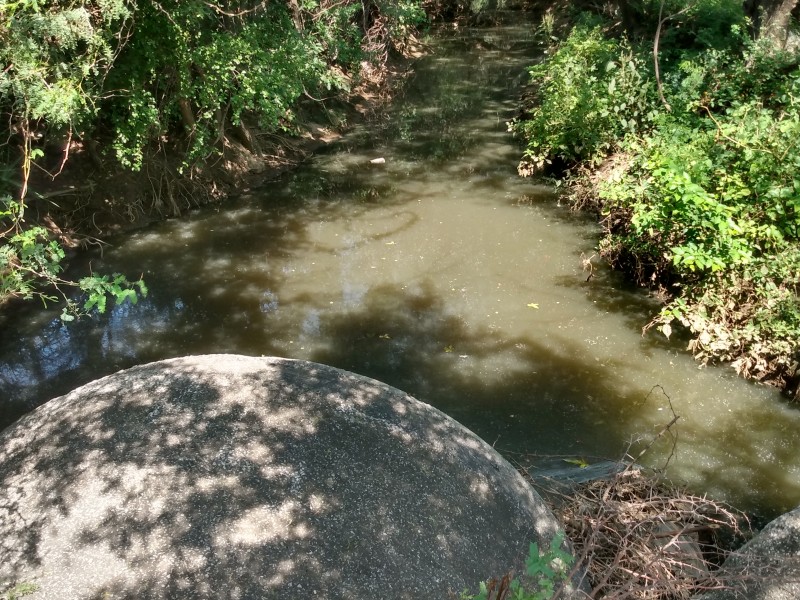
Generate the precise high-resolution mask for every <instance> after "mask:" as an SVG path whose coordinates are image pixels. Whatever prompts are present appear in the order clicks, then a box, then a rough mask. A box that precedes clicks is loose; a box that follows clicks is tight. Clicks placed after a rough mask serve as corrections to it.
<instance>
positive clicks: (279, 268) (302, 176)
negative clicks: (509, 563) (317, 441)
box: [0, 23, 800, 517]
mask: <svg viewBox="0 0 800 600" xmlns="http://www.w3.org/2000/svg"><path fill="white" fill-rule="evenodd" d="M531 29H532V28H531V26H530V25H525V24H521V23H517V24H512V25H504V26H499V27H492V28H486V29H482V28H474V29H462V30H460V31H457V32H452V33H450V34H446V35H442V36H440V37H439V38H438V39H436V40H435V41H434V42H433V45H434V52H433V53H432V54H431V56H429V57H427V58H425V59H422V60H420V61H419V62H418V64H417V65H416V68H415V70H416V75H415V76H414V77H413V78H412V79H411V80H410V81H409V82H408V83H407V85H406V87H405V88H404V91H403V93H402V94H401V97H400V98H398V100H397V101H396V102H395V104H394V105H393V108H392V109H391V110H390V111H389V112H388V114H386V115H384V116H383V117H382V118H380V119H376V120H373V121H370V122H367V123H363V124H361V125H358V126H357V127H355V128H354V129H353V130H352V131H351V132H350V133H349V134H348V135H347V136H345V137H344V138H343V139H342V140H341V141H340V142H338V143H337V144H335V146H334V147H332V148H330V149H328V150H326V151H324V152H322V153H320V154H318V155H316V156H315V157H314V158H313V159H312V160H310V161H308V162H307V163H306V164H305V165H303V166H302V167H301V168H299V169H298V170H296V171H294V172H292V173H289V174H286V175H285V176H283V177H282V178H281V179H279V180H278V181H275V182H272V183H270V184H268V185H266V186H264V187H263V188H262V189H259V190H255V191H251V192H248V193H247V194H245V195H242V196H241V197H239V198H237V199H234V200H233V201H231V202H229V203H226V204H225V206H224V207H216V208H206V209H201V210H197V211H195V212H193V213H192V214H191V215H189V216H188V217H185V218H182V219H178V220H171V221H167V222H163V223H159V224H156V225H153V226H151V227H149V228H147V229H144V230H140V231H137V232H134V233H132V234H127V235H124V236H120V237H117V238H115V239H112V240H111V242H112V244H111V247H109V248H106V249H105V251H104V253H103V254H102V255H100V254H99V253H95V254H89V255H86V256H85V257H84V259H83V262H82V263H81V264H78V265H77V266H76V268H77V269H78V270H79V271H80V270H82V272H86V270H87V269H89V268H91V269H92V270H94V271H96V272H112V271H119V272H122V273H126V274H127V275H128V276H129V277H131V278H135V277H138V276H139V274H143V275H144V277H145V280H146V281H147V284H148V286H149V288H150V294H149V296H148V297H147V298H146V299H144V300H142V301H140V302H139V303H138V304H136V305H132V304H125V305H122V306H118V307H115V308H113V310H109V311H108V312H107V313H106V314H104V315H98V314H94V315H91V316H90V317H87V318H83V319H81V320H80V321H77V322H74V323H70V324H63V323H62V322H61V321H60V320H59V319H58V314H59V313H60V309H58V308H57V307H52V309H47V310H43V309H42V308H41V306H30V307H26V308H24V309H22V310H20V311H17V312H16V313H15V314H14V318H13V319H9V320H8V321H7V322H6V323H5V324H4V325H3V335H2V339H0V425H2V426H5V425H8V424H9V423H10V422H12V421H13V420H14V419H16V418H17V417H18V416H20V415H21V414H24V413H25V412H27V411H30V410H32V409H33V408H34V407H36V406H38V405H39V404H41V403H42V402H44V401H46V400H48V399H49V398H52V397H55V396H58V395H61V394H64V393H66V392H68V391H69V390H71V389H72V388H74V387H76V386H78V385H81V384H83V383H86V382H88V381H91V380H93V379H96V378H98V377H101V376H104V375H107V374H110V373H113V372H115V371H117V370H119V369H123V368H127V367H130V366H132V365H135V364H139V363H145V362H149V361H154V360H160V359H164V358H168V357H174V356H181V355H187V354H205V353H219V352H233V353H242V354H249V355H276V356H285V357H291V358H298V359H307V360H312V361H317V362H321V363H325V364H329V365H333V366H336V367H340V368H343V369H348V370H350V371H354V372H356V373H360V374H363V375H367V376H371V377H374V378H377V379H379V380H381V381H384V382H387V383H389V384H391V385H394V386H396V387H398V388H400V389H402V390H404V391H406V392H408V393H410V394H411V395H413V396H415V397H416V398H418V399H420V400H423V401H425V402H428V403H430V404H432V405H434V406H436V407H437V408H439V409H441V410H443V411H444V412H446V413H447V414H449V415H451V416H452V417H454V418H455V419H457V420H458V421H460V422H461V423H463V424H464V425H466V426H467V427H469V428H470V429H472V430H473V431H475V432H476V433H477V434H478V435H480V436H481V437H483V438H484V439H485V440H486V441H488V442H489V443H490V444H493V445H494V446H495V447H496V448H497V449H498V450H499V451H501V452H502V453H504V454H505V455H506V456H507V457H508V458H510V459H511V460H512V461H523V458H522V456H521V455H522V454H532V455H535V456H534V458H531V459H527V460H528V462H527V463H526V464H533V465H534V467H542V468H544V467H553V466H562V467H563V466H566V465H567V463H565V462H564V460H565V459H569V460H571V459H581V460H586V461H589V462H591V461H592V460H596V459H600V458H620V457H622V456H623V455H624V454H625V453H626V452H628V453H630V454H632V455H634V456H636V455H637V454H638V453H639V452H640V451H641V450H642V449H644V448H645V447H646V446H648V444H649V443H650V442H651V440H652V439H653V438H654V436H656V434H657V433H658V432H659V431H660V430H662V428H663V427H664V425H666V424H667V423H669V422H670V421H671V420H672V419H673V416H675V415H677V416H679V417H680V418H679V419H678V421H677V422H676V423H675V424H674V425H673V426H672V427H671V429H670V430H669V432H668V433H667V434H666V435H663V436H661V437H660V438H659V439H658V440H657V441H656V443H655V444H653V446H652V447H651V448H649V450H648V451H647V452H646V453H645V454H644V456H643V457H642V459H641V460H642V462H644V463H645V464H647V465H651V466H655V467H663V466H664V465H665V464H667V460H668V459H669V462H668V465H667V473H668V474H669V475H670V476H671V477H673V478H674V479H676V480H679V481H683V482H686V483H687V484H688V486H689V488H690V489H691V490H692V491H694V492H696V493H701V494H708V495H709V496H711V497H713V498H716V499H721V500H727V501H729V502H731V503H733V504H734V505H735V506H737V507H739V508H742V509H745V510H748V511H751V512H753V513H756V514H758V515H762V516H765V517H770V516H774V515H776V514H778V513H781V512H784V511H786V510H789V509H791V508H794V507H795V506H797V505H798V504H800V461H798V457H799V456H800V436H799V435H797V432H798V431H800V410H797V409H795V408H793V407H791V406H790V405H788V404H787V403H785V402H784V401H783V400H782V399H781V397H780V396H779V394H778V393H777V392H776V391H775V390H772V389H770V388H766V387H762V386H758V385H754V384H752V383H748V382H746V381H744V380H741V379H739V378H737V377H736V376H735V374H734V373H733V372H732V370H731V369H730V368H725V367H720V368H711V367H709V368H701V367H699V365H698V364H697V363H695V361H694V360H693V359H692V357H691V356H690V355H689V354H688V353H687V352H686V351H685V346H686V340H679V339H673V340H672V341H668V340H666V339H665V338H664V337H663V336H661V335H660V334H658V333H656V332H651V333H649V334H648V335H647V336H644V337H643V336H642V332H641V328H642V325H644V324H645V323H646V322H647V321H648V320H649V317H650V316H651V315H653V314H654V313H655V312H656V311H657V310H658V305H657V303H656V302H655V301H654V300H652V299H651V298H649V297H648V296H647V294H646V293H645V292H643V291H641V290H637V289H634V288H631V287H630V286H628V285H626V284H625V282H624V281H623V280H622V279H621V278H620V277H619V276H618V275H617V274H615V273H613V272H610V271H609V270H608V269H606V268H605V267H604V266H603V265H602V264H601V263H600V262H599V260H598V259H597V258H593V259H591V260H592V264H593V276H592V277H591V278H589V277H588V275H589V273H588V272H587V271H586V270H585V266H584V263H585V260H587V259H589V258H590V257H592V256H593V253H594V248H595V246H596V244H597V239H598V235H599V232H598V227H597V225H596V224H595V222H594V221H593V220H592V219H590V218H589V217H587V216H585V215H578V214H574V213H572V212H570V211H569V210H568V209H567V208H565V207H563V206H561V205H560V204H559V201H558V197H557V195H556V194H555V191H554V190H553V189H552V188H551V187H549V186H548V185H544V184H543V183H542V182H536V181H533V180H529V179H522V178H520V177H518V176H517V175H516V163H517V161H518V159H519V157H520V156H521V147H520V143H519V141H518V140H514V139H513V138H512V137H511V136H510V134H508V133H507V127H506V122H507V121H508V120H509V119H510V118H511V117H512V116H513V114H514V111H515V109H516V105H517V101H518V97H519V93H520V89H521V86H522V85H523V84H524V83H525V82H526V81H527V72H526V67H527V66H529V65H530V64H531V63H532V62H533V60H534V57H536V56H537V55H538V53H539V50H538V49H537V47H536V45H535V44H534V43H533V40H532V39H531ZM374 159H384V162H383V163H378V164H373V163H372V162H371V161H372V160H374ZM587 279H588V280H587ZM576 468H577V467H576Z"/></svg>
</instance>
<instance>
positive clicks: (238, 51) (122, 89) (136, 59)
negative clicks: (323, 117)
mask: <svg viewBox="0 0 800 600" xmlns="http://www.w3.org/2000/svg"><path fill="white" fill-rule="evenodd" d="M0 15H3V17H2V20H0V42H1V43H0V62H2V64H3V65H8V67H7V68H5V69H3V70H2V71H0V109H2V111H3V112H5V113H7V115H8V116H9V117H10V122H11V123H12V127H14V128H16V129H18V130H21V131H22V132H23V134H24V135H25V136H26V138H27V139H26V142H28V141H30V139H31V137H32V134H33V133H42V132H43V131H46V130H48V131H58V132H70V133H78V134H79V135H81V136H94V135H95V134H98V133H100V132H103V133H105V132H110V133H111V137H112V142H111V144H110V148H111V149H112V150H113V152H114V153H115V155H116V157H117V158H118V160H119V161H120V163H121V164H122V165H124V166H126V167H128V168H131V169H139V168H141V166H142V160H143V156H144V153H145V150H146V149H147V148H148V147H150V146H156V145H158V144H161V143H163V141H164V140H173V141H175V142H177V141H181V142H182V143H183V146H184V149H185V165H186V166H190V165H193V164H196V163H197V162H198V161H200V160H202V159H204V158H206V157H208V156H209V155H211V154H214V153H215V152H218V151H219V148H220V147H221V141H222V139H223V138H224V134H225V129H226V127H227V126H229V125H230V124H232V125H239V124H240V122H241V120H242V118H243V116H245V115H246V116H248V118H250V119H251V120H252V121H254V122H258V124H259V125H260V126H261V127H262V128H264V129H266V130H268V131H269V130H276V129H280V128H287V127H289V126H290V124H291V121H292V118H293V112H292V111H293V107H294V105H295V104H296V102H297V100H298V99H299V98H300V97H301V96H302V95H304V94H307V95H308V96H309V97H314V96H316V95H322V96H325V95H326V94H328V93H329V92H334V93H336V92H340V91H343V90H345V91H346V90H348V89H349V87H350V85H351V83H352V81H353V79H354V78H357V76H358V72H359V69H360V65H361V62H362V60H364V59H365V58H370V59H372V60H382V59H383V53H384V52H385V51H386V49H387V45H392V44H394V45H397V44H399V43H401V41H402V40H403V39H404V38H405V37H407V36H408V35H409V34H410V32H411V30H412V28H414V27H416V26H417V25H419V24H420V23H422V22H423V21H424V19H425V14H424V11H423V10H422V7H421V4H420V2H419V1H418V0H380V1H378V0H372V1H370V2H366V3H364V2H357V1H355V0H345V1H344V2H337V3H328V2H322V1H320V0H304V1H302V2H300V3H262V2H257V3H254V2H249V1H248V0H235V1H233V2H226V3H220V4H218V3H215V2H213V1H212V2H208V1H205V0H139V1H134V0H76V1H75V2H69V3H65V2H34V1H32V0H26V1H24V2H23V1H18V2H9V1H8V0H0ZM375 23H379V24H380V27H379V28H378V29H380V32H381V36H382V37H381V40H379V42H380V43H378V44H377V46H375V47H374V48H372V49H371V52H372V53H373V55H372V56H367V55H366V54H365V51H364V48H363V46H364V39H365V35H366V36H367V37H369V35H368V31H366V29H369V28H372V27H373V25H374V24H375ZM373 46H374V44H373ZM345 73H347V74H348V75H345ZM27 148H28V146H27V145H26V149H27Z"/></svg>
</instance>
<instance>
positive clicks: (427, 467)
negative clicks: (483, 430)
mask: <svg viewBox="0 0 800 600" xmlns="http://www.w3.org/2000/svg"><path fill="white" fill-rule="evenodd" d="M234 362H235V359H234ZM258 367H259V368H258V370H256V369H254V368H252V367H249V366H248V367H245V368H241V367H239V366H237V368H236V371H234V372H236V375H235V378H232V379H222V380H220V379H219V374H218V373H213V374H210V375H209V374H206V372H205V370H204V367H203V365H197V366H186V365H182V366H181V367H180V368H177V367H176V366H174V365H172V366H167V367H163V366H159V367H153V366H147V367H142V368H138V369H136V370H135V373H134V372H128V373H125V374H122V375H119V376H117V378H116V379H115V380H113V381H112V382H110V383H107V384H106V385H105V386H101V385H98V384H93V388H92V390H93V391H92V394H91V396H90V397H87V398H86V402H83V403H80V404H77V405H76V404H75V402H74V399H73V401H72V402H66V401H64V402H57V403H56V404H55V405H54V406H52V410H51V412H50V413H49V414H48V415H47V416H46V417H45V418H43V419H39V418H38V417H34V418H33V419H30V418H29V421H27V422H24V423H23V425H35V426H31V427H21V428H18V429H16V430H14V431H11V430H9V431H8V432H6V433H5V434H3V436H0V440H2V439H3V437H8V436H9V435H11V440H12V441H13V443H11V444H7V445H6V446H5V447H4V451H3V452H0V457H2V458H3V459H4V460H3V462H2V463H0V476H3V480H4V482H5V485H4V486H3V489H0V499H2V501H1V502H0V515H2V516H3V517H4V518H0V577H2V578H4V579H8V580H10V581H14V580H23V581H29V580H30V579H28V578H29V577H31V576H32V575H34V574H35V575H34V579H35V580H36V581H37V583H40V584H41V585H42V586H43V587H42V590H43V592H47V593H49V594H50V595H49V596H48V597H59V598H78V597H80V598H91V599H92V600H94V599H97V600H100V599H102V598H108V597H114V598H120V599H130V600H133V599H134V598H218V597H225V598H262V597H279V595H284V594H287V593H288V594H289V596H290V597H295V596H296V595H299V596H302V597H306V596H313V595H318V596H319V597H323V598H355V597H359V598H361V597H366V594H365V589H364V587H363V586H364V585H365V582H366V583H367V584H368V585H370V586H371V589H373V590H375V591H376V592H378V590H381V591H382V592H383V593H384V594H385V595H383V596H382V597H387V598H409V599H410V598H422V597H437V598H438V597H445V595H446V593H447V590H448V586H453V587H455V588H456V589H458V590H460V589H463V588H462V587H461V586H466V585H474V583H475V582H476V581H479V580H482V579H485V578H486V577H488V576H489V575H491V574H492V572H491V571H490V572H488V573H487V572H485V569H487V565H488V567H489V568H490V569H495V571H494V572H501V570H502V569H505V568H506V567H507V566H508V564H510V563H511V562H513V561H514V560H515V559H516V558H517V555H522V554H523V553H524V552H525V551H526V548H525V547H524V546H526V545H527V543H528V542H529V540H530V539H531V538H532V537H533V536H535V535H536V533H535V532H536V531H538V532H539V535H548V536H551V535H552V534H553V533H554V531H550V530H549V529H548V527H552V521H550V520H548V519H547V518H546V517H545V516H544V514H542V515H541V518H540V519H538V518H537V519H535V520H536V522H535V523H531V522H529V521H528V519H529V518H530V514H527V515H526V516H527V518H526V519H522V518H521V516H520V515H522V514H523V513H524V512H525V511H524V510H521V509H520V502H521V500H520V498H522V497H524V494H527V492H526V491H525V490H522V489H520V488H518V487H514V484H513V483H508V482H506V483H501V482H500V481H499V479H500V478H501V477H506V478H507V477H508V475H507V474H505V473H503V474H502V475H501V474H499V473H500V472H501V471H502V468H504V467H503V466H502V465H501V464H499V463H498V462H497V461H496V460H495V458H494V457H493V456H491V454H490V453H487V452H486V450H485V449H484V447H482V446H480V445H479V444H478V443H477V441H476V440H475V439H474V438H473V437H471V436H470V435H469V434H467V433H465V432H464V431H463V430H460V429H457V428H454V427H453V426H452V424H451V423H450V422H449V421H448V420H447V419H446V418H445V417H444V416H443V415H441V414H440V413H430V412H428V411H425V410H423V408H422V407H420V406H419V405H415V404H411V403H408V402H407V401H406V400H405V398H406V397H405V395H403V394H399V393H395V392H394V391H388V392H387V391H386V389H385V388H384V387H379V386H375V385H374V383H372V382H365V381H363V380H356V379H355V378H351V377H349V376H346V375H345V376H342V375H341V374H338V373H336V372H335V371H333V370H331V369H325V368H320V367H319V366H318V365H316V366H315V365H308V364H302V363H277V364H274V363H273V364H272V365H270V366H266V365H265V364H264V363H259V364H258ZM265 367H266V368H265ZM242 371H243V372H242ZM123 390H125V391H129V392H130V394H129V395H127V396H124V395H123V396H121V395H120V394H121V391H123ZM331 390H334V391H333V392H332V391H331ZM373 422H374V423H373ZM387 432H388V433H387ZM387 440H388V441H387ZM442 440H444V441H445V444H446V445H444V446H443V445H442V443H441V441H442ZM6 441H8V440H6ZM376 452H377V453H381V452H383V453H387V454H386V455H376ZM342 457H344V458H343V459H342ZM465 466H467V467H474V468H475V469H480V470H481V471H480V472H472V471H471V470H470V469H469V468H465ZM492 467H493V468H492ZM496 472H497V473H498V474H496ZM432 475H433V477H432ZM440 479H441V480H442V481H443V483H439V480H440ZM504 481H505V480H504ZM500 487H502V488H503V489H502V490H501V489H499V488H500ZM509 490H510V491H509ZM476 507H482V508H476ZM536 510H542V509H541V508H537V509H536ZM476 511H477V514H478V515H495V517H493V518H497V519H499V521H498V523H499V524H502V525H503V526H501V527H498V523H495V522H493V520H492V518H479V519H477V520H476ZM503 518H506V519H508V520H507V521H504V520H503ZM512 520H513V521H514V523H513V525H511V521H512ZM523 521H524V522H523ZM507 525H508V526H513V527H515V528H516V527H522V528H527V529H529V531H528V533H527V535H525V536H522V537H521V538H520V539H519V540H516V538H515V541H512V540H510V539H507V536H506V535H505V532H504V526H507ZM465 532H472V533H470V534H468V535H467V534H465ZM473 535H474V537H473ZM476 540H479V541H480V544H485V546H484V547H481V548H478V547H474V545H475V541H476ZM409 544H413V546H412V547H411V548H408V547H407V546H408V545H409ZM486 547H488V548H493V552H491V553H490V554H489V555H487V554H486V553H485V552H482V551H481V550H485V549H486ZM465 550H466V551H465ZM90 572H91V573H92V575H91V576H89V573H90ZM441 573H447V574H448V575H449V577H450V580H449V581H448V580H443V578H442V577H441V576H440V575H441ZM80 574H85V575H86V578H85V579H82V578H81V577H79V576H78V577H76V575H80ZM458 578H462V579H461V580H459V579H458ZM56 585H57V586H58V587H57V588H56V587H54V586H56ZM421 587H422V588H424V589H420V588H421ZM378 593H380V592H378ZM376 597H377V596H376Z"/></svg>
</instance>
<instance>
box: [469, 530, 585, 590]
mask: <svg viewBox="0 0 800 600" xmlns="http://www.w3.org/2000/svg"><path fill="white" fill-rule="evenodd" d="M564 537H565V535H564V532H563V531H559V532H558V533H556V535H555V536H553V539H552V540H551V541H550V547H549V548H548V549H547V550H546V551H540V550H539V544H538V543H536V542H533V543H531V545H530V548H529V552H528V559H527V560H526V561H525V572H526V574H527V575H528V577H529V578H531V579H532V580H533V582H535V583H534V584H533V585H534V586H535V589H532V588H530V586H529V585H525V584H523V583H522V582H521V581H520V579H519V578H518V577H515V578H514V579H511V580H510V582H508V589H507V590H506V592H507V593H508V595H504V594H503V590H502V589H500V588H502V586H503V584H502V583H501V584H500V587H498V588H497V589H495V585H496V583H497V582H496V581H493V582H491V583H490V585H487V584H486V583H485V582H481V584H480V591H479V592H478V593H477V594H476V595H470V594H468V593H467V592H466V591H465V592H463V593H462V594H461V600H496V599H498V598H501V597H502V598H508V599H509V600H550V598H552V597H553V596H554V595H555V593H556V588H558V587H560V586H562V585H563V584H564V582H565V581H566V579H567V570H568V569H569V567H570V566H571V565H572V563H573V562H574V561H575V559H574V558H573V556H572V555H571V554H570V553H569V552H566V551H564V550H563V549H562V546H563V545H564ZM504 581H505V578H504Z"/></svg>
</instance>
